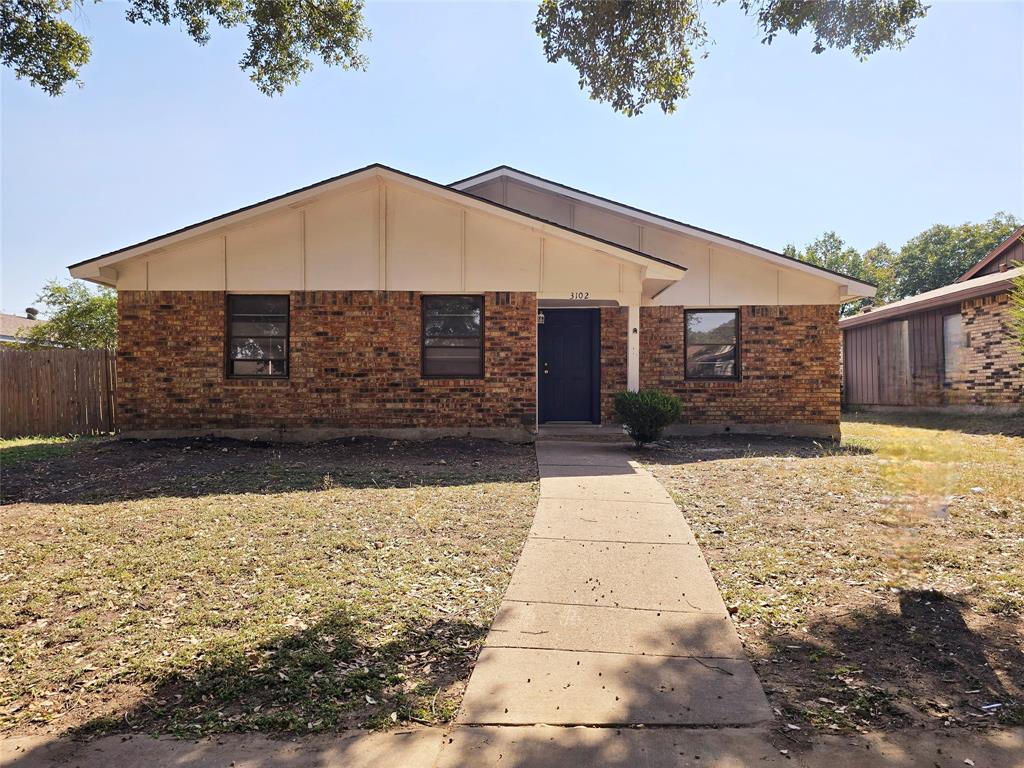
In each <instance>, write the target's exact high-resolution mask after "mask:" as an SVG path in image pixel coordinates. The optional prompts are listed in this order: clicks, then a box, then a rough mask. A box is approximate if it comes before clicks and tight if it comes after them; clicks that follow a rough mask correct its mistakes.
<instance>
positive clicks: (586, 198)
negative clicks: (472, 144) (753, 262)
mask: <svg viewBox="0 0 1024 768" xmlns="http://www.w3.org/2000/svg"><path fill="white" fill-rule="evenodd" d="M502 176H510V177H512V178H516V179H517V180H518V181H521V182H523V183H526V184H532V185H534V186H539V187H540V188H542V189H544V188H548V191H551V192H553V193H555V194H560V195H563V196H566V197H571V198H574V199H578V200H581V201H582V202H588V203H590V204H592V205H597V206H599V207H603V208H606V209H608V210H612V211H614V212H615V213H618V214H620V215H623V216H629V217H630V218H633V219H637V220H639V221H647V222H649V223H651V224H654V225H655V226H661V227H665V228H668V229H673V230H676V231H679V232H681V233H682V234H685V235H687V236H689V237H696V238H699V239H702V240H706V241H708V242H711V243H713V244H717V245H721V246H724V247H727V248H735V249H737V250H739V251H742V252H744V253H748V254H750V255H752V256H756V257H759V258H762V259H765V260H767V261H770V262H772V263H775V264H777V265H778V266H782V267H788V268H791V269H795V270H797V271H799V272H805V273H807V274H812V275H815V276H816V277H821V278H825V279H828V280H832V281H833V282H835V283H837V284H839V285H841V286H843V285H845V286H846V287H847V290H848V293H849V296H850V298H851V299H855V298H871V297H872V296H874V295H875V294H876V293H877V290H878V288H877V286H875V285H872V284H871V283H866V282H864V281H862V280H856V279H855V278H852V277H850V276H849V275H844V274H842V273H841V272H835V271H833V270H831V269H825V268H824V267H818V266H815V265H814V264H809V263H807V262H806V261H802V260H800V259H795V258H793V257H791V256H786V255H785V254H784V253H779V252H778V251H773V250H771V249H769V248H764V247H763V246H760V245H754V244H753V243H748V242H746V241H744V240H739V239H737V238H734V237H729V236H728V235H723V234H721V233H720V232H714V231H713V230H710V229H704V228H703V227H698V226H695V225H693V224H687V223H685V222H682V221H677V220H676V219H671V218H668V217H667V216H661V215H660V214H657V213H651V212H650V211H645V210H643V209H642V208H637V207H635V206H632V205H627V204H626V203H620V202H617V201H615V200H610V199H608V198H606V197H601V196H600V195H595V194H592V193H590V192H586V191H584V190H582V189H576V188H575V187H570V186H568V185H566V184H561V183H560V182H557V181H551V180H550V179H545V178H544V177H542V176H537V175H536V174H532V173H529V172H527V171H521V170H519V169H518V168H513V167H512V166H509V165H499V166H497V167H495V168H491V169H490V170H487V171H483V172H482V173H478V174H475V175H473V176H469V177H467V178H464V179H459V180H458V181H454V182H452V183H451V184H449V185H448V186H449V187H451V188H452V189H459V190H460V191H461V190H462V189H463V188H464V187H466V186H471V185H476V184H483V183H485V182H487V181H490V180H492V179H496V178H501V177H502Z"/></svg>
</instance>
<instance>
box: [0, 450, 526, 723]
mask: <svg viewBox="0 0 1024 768" xmlns="http://www.w3.org/2000/svg"><path fill="white" fill-rule="evenodd" d="M0 447H3V445H2V444H0ZM0 461H2V462H3V487H2V494H3V504H4V506H3V507H2V508H0V732H2V733H31V732H44V731H54V732H58V731H59V732H108V731H126V730H127V731H131V730H142V731H148V732H172V733H176V734H179V735H189V736H191V735H199V734H203V733H213V732H222V731H245V730H259V731H265V732H271V733H274V732H281V733H307V732H317V731H333V730H338V729H342V728H347V727H352V726H370V727H387V726H389V725H391V724H393V723H405V722H410V721H414V722H425V723H442V722H446V721H448V720H449V719H451V717H452V715H453V713H454V711H455V709H456V707H457V706H458V702H459V700H460V698H461V694H462V690H463V687H464V685H465V682H466V680H467V679H468V676H469V671H470V668H471V664H472V663H473V661H474V660H475V658H476V654H477V651H478V648H479V645H480V643H481V641H482V639H483V636H484V634H485V633H486V631H487V628H488V627H489V625H490V622H491V620H492V618H493V616H494V612H495V610H496V609H497V606H498V603H499V601H500V598H501V595H502V594H503V592H504V590H505V587H506V585H507V583H508V579H509V577H510V575H511V572H512V569H513V567H514V565H515V562H516V559H517V557H518V555H519V551H520V549H521V547H522V544H523V541H524V540H525V537H526V533H527V530H528V528H529V525H530V522H531V520H532V516H533V512H534V508H535V505H536V498H537V485H536V479H537V468H536V462H535V459H534V453H533V449H532V447H531V446H512V445H505V444H501V443H496V442H489V441H468V440H467V441H436V442H433V443H398V442H389V441H381V440H357V441H338V442H334V443H328V444H320V445H314V446H296V445H283V446H275V445H256V444H247V443H240V442H234V441H219V440H188V441H152V442H121V441H104V440H98V441H88V442H85V443H79V444H77V445H64V444H42V445H38V446H37V445H33V444H32V443H31V441H18V442H17V443H12V444H10V445H9V446H8V447H7V448H5V449H4V452H3V454H2V456H0Z"/></svg>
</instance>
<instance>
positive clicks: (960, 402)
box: [839, 227, 1024, 412]
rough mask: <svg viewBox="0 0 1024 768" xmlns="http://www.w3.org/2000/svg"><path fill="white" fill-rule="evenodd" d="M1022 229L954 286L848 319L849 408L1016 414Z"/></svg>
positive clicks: (1022, 383)
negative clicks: (1014, 302) (1016, 285)
mask: <svg viewBox="0 0 1024 768" xmlns="http://www.w3.org/2000/svg"><path fill="white" fill-rule="evenodd" d="M1022 238H1024V227H1021V228H1020V229H1018V230H1017V231H1016V232H1014V233H1013V234H1012V235H1011V236H1010V237H1009V238H1007V239H1006V240H1005V241H1003V242H1002V243H1000V244H999V245H998V246H997V247H996V248H994V249H993V250H992V251H991V252H989V253H988V254H987V255H986V256H985V257H984V258H982V259H981V260H980V261H979V262H978V263H977V264H976V265H975V266H974V267H972V268H971V269H970V270H968V271H967V272H966V273H965V274H964V275H963V276H961V277H960V278H959V279H958V280H957V282H955V283H953V284H951V285H947V286H943V287H942V288H938V289H936V290H933V291H927V292H925V293H922V294H920V295H918V296H913V297H911V298H908V299H903V300H902V301H897V302H895V303H893V304H887V305H886V306H884V307H878V308H876V309H873V310H871V311H869V312H865V313H862V314H860V315H856V316H854V317H848V318H844V319H843V320H841V321H840V323H839V325H840V327H841V328H842V330H843V371H844V388H843V398H844V402H845V403H846V404H847V405H850V406H915V407H922V406H923V407H938V408H947V409H962V408H969V409H982V410H995V411H1006V412H1013V411H1017V410H1020V409H1022V408H1024V355H1022V353H1021V348H1020V345H1019V343H1018V341H1017V339H1016V337H1015V335H1014V331H1013V326H1012V319H1011V315H1010V307H1011V302H1010V292H1011V290H1012V288H1013V280H1014V278H1016V277H1019V276H1021V275H1024V268H1022V267H1015V266H1013V265H1014V264H1018V263H1020V262H1021V261H1024V239H1022Z"/></svg>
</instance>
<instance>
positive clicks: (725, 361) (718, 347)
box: [685, 309, 740, 379]
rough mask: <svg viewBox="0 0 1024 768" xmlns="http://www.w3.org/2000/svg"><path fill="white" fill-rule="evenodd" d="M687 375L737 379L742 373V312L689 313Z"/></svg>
mask: <svg viewBox="0 0 1024 768" xmlns="http://www.w3.org/2000/svg"><path fill="white" fill-rule="evenodd" d="M685 322H686V338H685V344H686V377H687V378H689V379H734V378H736V377H738V376H739V370H740V367H739V341H738V340H739V312H737V311H736V310H732V309H730V310H722V309H713V310H701V311H687V312H686V320H685Z"/></svg>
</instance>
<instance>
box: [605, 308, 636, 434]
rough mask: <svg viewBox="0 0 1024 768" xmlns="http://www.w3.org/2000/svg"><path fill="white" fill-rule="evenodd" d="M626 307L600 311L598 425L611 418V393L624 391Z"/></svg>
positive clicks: (613, 396)
mask: <svg viewBox="0 0 1024 768" xmlns="http://www.w3.org/2000/svg"><path fill="white" fill-rule="evenodd" d="M628 324H629V310H628V309H627V308H626V307H601V422H602V423H603V424H610V423H612V422H615V421H618V419H616V418H615V393H616V392H622V391H623V390H625V389H626V338H627V334H628V332H629V328H628Z"/></svg>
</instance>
